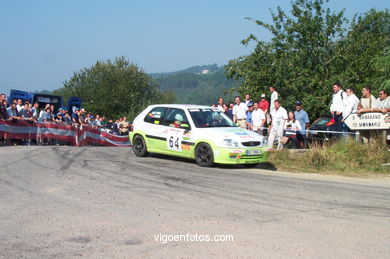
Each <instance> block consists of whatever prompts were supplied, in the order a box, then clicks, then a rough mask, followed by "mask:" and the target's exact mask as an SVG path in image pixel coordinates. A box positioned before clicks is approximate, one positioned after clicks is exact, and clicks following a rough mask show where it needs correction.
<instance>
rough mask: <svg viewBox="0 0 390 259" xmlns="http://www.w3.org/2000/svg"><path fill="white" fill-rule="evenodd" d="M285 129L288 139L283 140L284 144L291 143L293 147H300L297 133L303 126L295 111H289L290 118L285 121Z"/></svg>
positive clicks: (285, 135)
mask: <svg viewBox="0 0 390 259" xmlns="http://www.w3.org/2000/svg"><path fill="white" fill-rule="evenodd" d="M283 130H284V137H285V138H286V139H285V142H284V141H283V140H282V145H285V144H289V146H290V147H291V148H298V141H297V133H298V132H299V131H301V130H302V126H301V124H300V123H299V121H297V120H296V119H295V113H294V112H293V111H290V112H288V119H287V121H286V122H285V123H284V127H283ZM284 137H283V138H284Z"/></svg>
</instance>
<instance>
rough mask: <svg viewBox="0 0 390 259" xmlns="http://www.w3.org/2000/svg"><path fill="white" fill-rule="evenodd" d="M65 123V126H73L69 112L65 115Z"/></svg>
mask: <svg viewBox="0 0 390 259" xmlns="http://www.w3.org/2000/svg"><path fill="white" fill-rule="evenodd" d="M63 121H64V124H65V125H71V124H72V118H71V117H70V115H69V112H67V113H65V115H64V118H63Z"/></svg>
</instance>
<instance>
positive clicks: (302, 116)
mask: <svg viewBox="0 0 390 259" xmlns="http://www.w3.org/2000/svg"><path fill="white" fill-rule="evenodd" d="M294 115H295V120H297V121H298V122H299V125H300V130H298V131H297V146H298V148H305V147H306V129H307V128H309V126H310V120H309V116H308V115H307V112H306V111H305V110H303V109H302V102H301V101H296V102H295V112H294Z"/></svg>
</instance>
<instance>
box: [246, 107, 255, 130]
mask: <svg viewBox="0 0 390 259" xmlns="http://www.w3.org/2000/svg"><path fill="white" fill-rule="evenodd" d="M253 104H254V103H253V102H252V101H249V102H248V103H247V106H248V110H247V111H246V128H247V129H249V130H252V129H253V120H252V113H253V109H254V107H253Z"/></svg>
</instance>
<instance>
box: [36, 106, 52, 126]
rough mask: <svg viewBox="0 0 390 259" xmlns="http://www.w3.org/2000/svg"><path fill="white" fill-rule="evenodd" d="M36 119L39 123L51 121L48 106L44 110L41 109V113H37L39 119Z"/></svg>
mask: <svg viewBox="0 0 390 259" xmlns="http://www.w3.org/2000/svg"><path fill="white" fill-rule="evenodd" d="M46 107H47V106H46ZM38 120H39V122H41V123H43V122H49V121H52V116H51V109H50V106H49V107H47V108H46V109H45V110H43V111H41V113H40V114H39V119H38Z"/></svg>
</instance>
